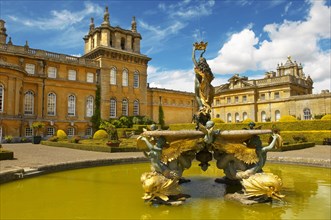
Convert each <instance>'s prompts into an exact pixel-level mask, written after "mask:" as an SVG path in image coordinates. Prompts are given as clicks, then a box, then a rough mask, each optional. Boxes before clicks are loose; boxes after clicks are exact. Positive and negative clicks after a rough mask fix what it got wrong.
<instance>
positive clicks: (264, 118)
mask: <svg viewBox="0 0 331 220" xmlns="http://www.w3.org/2000/svg"><path fill="white" fill-rule="evenodd" d="M261 121H262V122H266V121H267V114H266V113H265V111H262V112H261Z"/></svg>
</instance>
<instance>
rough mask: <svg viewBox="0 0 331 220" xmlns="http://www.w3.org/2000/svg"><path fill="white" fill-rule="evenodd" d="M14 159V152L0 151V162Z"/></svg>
mask: <svg viewBox="0 0 331 220" xmlns="http://www.w3.org/2000/svg"><path fill="white" fill-rule="evenodd" d="M12 159H14V152H13V151H10V150H0V160H12Z"/></svg>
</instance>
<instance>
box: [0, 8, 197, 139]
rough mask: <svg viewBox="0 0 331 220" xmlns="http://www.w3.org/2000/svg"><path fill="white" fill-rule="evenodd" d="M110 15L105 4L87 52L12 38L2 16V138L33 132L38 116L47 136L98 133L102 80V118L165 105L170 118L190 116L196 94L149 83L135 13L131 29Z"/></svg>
mask: <svg viewBox="0 0 331 220" xmlns="http://www.w3.org/2000/svg"><path fill="white" fill-rule="evenodd" d="M109 17H110V16H109V12H108V8H107V7H106V8H105V12H104V19H103V22H102V23H101V25H100V26H99V27H95V24H94V19H93V18H91V23H90V25H89V30H88V33H87V35H86V36H84V38H83V40H84V43H85V47H84V55H83V56H82V57H74V56H70V55H66V54H59V53H54V52H49V51H44V50H39V49H32V48H30V47H29V45H28V42H26V44H25V45H24V46H18V45H14V44H13V43H12V40H11V38H9V40H8V42H7V33H6V28H5V21H3V20H0V137H2V136H6V135H11V136H14V137H30V136H32V135H33V129H32V128H31V124H32V123H33V122H34V121H43V122H44V123H45V124H46V128H45V133H44V136H52V135H54V134H55V132H56V130H58V129H62V130H64V131H66V132H67V134H68V135H69V136H72V135H82V136H85V135H92V134H93V132H94V131H93V130H92V123H91V117H92V115H93V113H94V110H95V103H94V102H95V96H96V90H97V87H98V86H99V88H100V93H101V100H100V102H101V106H100V112H101V118H102V119H109V118H119V117H120V116H122V115H124V116H134V115H140V116H148V117H150V118H151V119H152V120H154V121H158V106H159V105H160V104H162V107H163V108H164V113H165V115H166V116H165V121H166V123H178V122H190V121H191V118H192V111H193V110H192V106H193V107H194V103H193V100H194V95H193V93H185V92H175V91H172V90H166V89H157V88H149V87H148V85H147V65H148V61H150V60H151V58H149V57H147V56H146V55H144V54H141V53H140V42H141V39H142V37H141V35H140V34H139V33H138V32H137V24H136V21H135V17H133V19H132V22H131V29H130V30H125V29H122V28H120V27H118V26H116V27H113V26H111V25H110V20H109ZM82 45H83V43H82ZM161 102H162V103H161ZM192 103H193V104H192ZM174 112H177V113H176V114H173V113H174ZM187 113H188V114H187Z"/></svg>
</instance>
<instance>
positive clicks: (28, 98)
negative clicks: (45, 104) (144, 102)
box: [24, 91, 34, 115]
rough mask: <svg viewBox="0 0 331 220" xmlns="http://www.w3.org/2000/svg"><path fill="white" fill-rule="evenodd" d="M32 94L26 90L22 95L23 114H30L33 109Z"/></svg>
mask: <svg viewBox="0 0 331 220" xmlns="http://www.w3.org/2000/svg"><path fill="white" fill-rule="evenodd" d="M33 107H34V94H33V92H31V91H27V92H26V93H25V95H24V114H25V115H32V114H33V110H34V108H33Z"/></svg>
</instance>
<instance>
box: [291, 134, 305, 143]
mask: <svg viewBox="0 0 331 220" xmlns="http://www.w3.org/2000/svg"><path fill="white" fill-rule="evenodd" d="M293 140H294V141H295V142H296V143H302V142H307V138H306V137H305V136H303V135H294V136H293Z"/></svg>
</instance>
